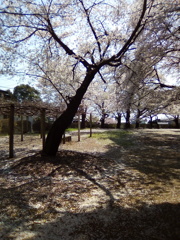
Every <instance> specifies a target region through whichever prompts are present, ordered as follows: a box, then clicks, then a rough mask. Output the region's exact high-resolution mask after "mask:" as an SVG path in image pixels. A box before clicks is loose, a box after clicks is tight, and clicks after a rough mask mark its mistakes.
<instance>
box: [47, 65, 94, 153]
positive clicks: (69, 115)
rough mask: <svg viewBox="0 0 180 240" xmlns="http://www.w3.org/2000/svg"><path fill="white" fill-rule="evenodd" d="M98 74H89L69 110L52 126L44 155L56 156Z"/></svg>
mask: <svg viewBox="0 0 180 240" xmlns="http://www.w3.org/2000/svg"><path fill="white" fill-rule="evenodd" d="M97 72H98V69H94V70H89V71H88V72H87V74H86V76H85V78H84V81H83V83H82V84H81V86H80V87H79V89H78V90H77V91H76V94H75V96H74V97H73V98H72V99H71V101H70V103H69V105H68V106H67V109H66V110H65V111H64V112H63V114H62V115H61V116H60V117H59V118H57V120H56V121H55V122H54V124H53V125H52V127H51V129H50V131H49V133H48V136H47V138H46V142H45V144H44V148H43V152H42V154H43V155H48V156H56V153H57V151H58V148H59V145H60V143H61V140H62V137H63V134H64V132H65V130H66V129H67V128H68V127H69V125H70V124H71V123H72V120H73V118H74V116H75V114H76V112H77V110H78V107H79V105H80V103H81V100H82V98H83V96H84V94H85V93H86V91H87V88H88V86H89V84H90V83H91V81H92V80H93V78H94V76H95V74H96V73H97Z"/></svg>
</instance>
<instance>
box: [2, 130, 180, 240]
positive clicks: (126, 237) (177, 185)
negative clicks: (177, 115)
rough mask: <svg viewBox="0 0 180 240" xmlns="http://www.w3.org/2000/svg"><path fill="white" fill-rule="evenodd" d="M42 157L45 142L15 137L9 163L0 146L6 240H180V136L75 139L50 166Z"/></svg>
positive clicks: (152, 133)
mask: <svg viewBox="0 0 180 240" xmlns="http://www.w3.org/2000/svg"><path fill="white" fill-rule="evenodd" d="M117 134H119V140H120V141H119V140H118V141H117V139H118V138H117ZM40 150H41V139H40V138H39V136H36V137H34V136H25V137H24V141H23V142H21V141H20V136H15V156H16V157H15V158H14V159H11V160H10V159H8V158H7V157H8V139H7V137H1V138H0V210H1V211H0V239H2V240H7V239H11V240H40V239H41V240H46V239H47V240H96V239H98V240H111V239H112V240H155V239H156V240H179V239H180V221H179V216H180V177H179V176H180V175H179V174H180V130H176V129H166V130H163V129H140V130H138V131H137V130H132V131H128V132H125V131H119V133H117V132H114V134H113V133H112V134H110V135H109V138H105V137H103V135H102V137H99V138H94V137H92V138H89V135H88V134H83V135H82V137H81V141H80V142H78V141H77V136H73V137H72V142H70V143H66V144H64V145H61V148H60V149H59V150H60V151H59V153H58V156H57V157H56V158H51V159H50V158H44V157H41V155H40V153H39V151H40Z"/></svg>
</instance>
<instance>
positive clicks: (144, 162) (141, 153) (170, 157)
mask: <svg viewBox="0 0 180 240" xmlns="http://www.w3.org/2000/svg"><path fill="white" fill-rule="evenodd" d="M109 138H110V139H111V140H112V141H113V142H114V143H115V146H114V145H109V147H108V151H107V152H106V155H107V156H112V157H113V156H115V157H114V158H115V160H116V161H120V162H122V163H123V164H124V165H126V166H128V167H131V168H134V169H137V170H138V171H140V172H141V173H144V174H146V175H148V176H149V177H151V179H154V181H158V180H166V181H171V180H179V174H180V161H179V159H180V136H179V135H171V134H163V135H160V134H156V133H150V134H149V133H148V134H147V135H145V134H144V135H142V134H141V133H140V132H139V133H138V134H135V135H133V134H125V135H124V136H123V135H120V134H119V133H118V132H117V133H114V134H113V135H112V134H111V135H110V137H109ZM119 138H120V139H119ZM115 149H116V150H115ZM114 151H116V153H115V154H113V153H114Z"/></svg>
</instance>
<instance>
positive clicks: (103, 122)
mask: <svg viewBox="0 0 180 240" xmlns="http://www.w3.org/2000/svg"><path fill="white" fill-rule="evenodd" d="M100 122H101V126H100V127H101V128H104V124H105V116H104V115H103V116H102V117H101V120H100Z"/></svg>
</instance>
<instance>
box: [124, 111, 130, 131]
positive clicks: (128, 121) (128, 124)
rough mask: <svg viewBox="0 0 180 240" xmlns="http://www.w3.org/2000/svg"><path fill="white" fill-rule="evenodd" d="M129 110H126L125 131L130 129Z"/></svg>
mask: <svg viewBox="0 0 180 240" xmlns="http://www.w3.org/2000/svg"><path fill="white" fill-rule="evenodd" d="M130 113H131V112H130V109H127V111H126V123H125V129H128V128H130Z"/></svg>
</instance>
